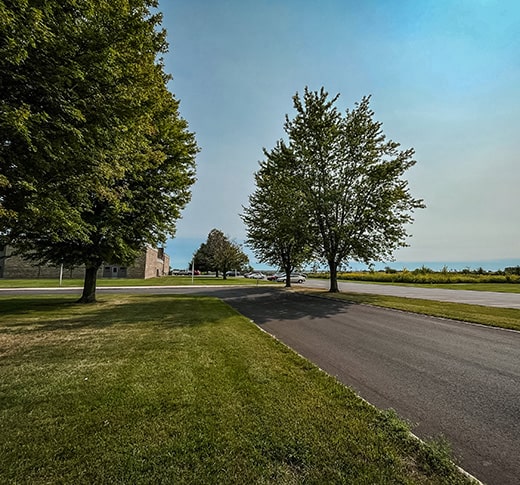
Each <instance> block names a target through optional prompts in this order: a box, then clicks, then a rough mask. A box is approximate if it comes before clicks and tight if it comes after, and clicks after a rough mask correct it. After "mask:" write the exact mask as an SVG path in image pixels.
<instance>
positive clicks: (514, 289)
mask: <svg viewBox="0 0 520 485" xmlns="http://www.w3.org/2000/svg"><path fill="white" fill-rule="evenodd" d="M342 281H344V280H342ZM352 282H353V283H359V284H363V285H391V286H412V287H414V288H441V289H444V290H470V291H496V292H498V293H520V284H518V283H428V284H426V283H389V282H383V281H352Z"/></svg>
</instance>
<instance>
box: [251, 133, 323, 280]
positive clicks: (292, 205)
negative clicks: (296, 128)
mask: <svg viewBox="0 0 520 485" xmlns="http://www.w3.org/2000/svg"><path fill="white" fill-rule="evenodd" d="M264 155H265V160H263V161H262V162H260V169H259V170H258V172H257V173H256V174H255V182H256V189H255V192H254V193H253V194H252V195H251V196H250V197H249V206H248V207H245V208H244V211H243V213H242V215H241V217H242V220H243V221H244V223H245V225H246V228H247V241H246V243H247V245H249V246H250V247H251V248H252V249H253V251H254V253H255V255H256V257H257V258H258V260H259V261H261V262H264V263H267V264H269V265H271V266H275V267H280V268H283V270H284V272H285V274H286V279H285V286H287V287H290V286H291V278H290V275H291V273H292V271H293V270H294V269H295V268H296V267H298V266H301V265H302V264H303V263H305V262H306V261H308V260H310V258H311V256H312V251H311V239H312V237H313V233H312V232H311V231H310V227H309V217H308V208H307V205H306V201H305V199H304V197H303V193H302V191H301V189H300V187H299V180H298V179H297V176H296V172H295V170H294V164H295V160H294V158H293V155H292V152H291V150H290V149H289V148H288V147H287V146H286V144H285V143H284V142H283V141H281V140H280V141H279V142H278V143H277V145H276V146H275V148H273V149H272V150H271V151H267V150H265V149H264Z"/></svg>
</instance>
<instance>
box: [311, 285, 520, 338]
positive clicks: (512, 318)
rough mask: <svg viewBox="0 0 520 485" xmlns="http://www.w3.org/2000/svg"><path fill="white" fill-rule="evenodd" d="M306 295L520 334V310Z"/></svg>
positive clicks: (386, 298) (359, 295) (362, 295)
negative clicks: (497, 328)
mask: <svg viewBox="0 0 520 485" xmlns="http://www.w3.org/2000/svg"><path fill="white" fill-rule="evenodd" d="M306 293H309V294H313V295H317V296H323V297H327V298H339V299H343V300H348V301H352V302H355V303H364V304H367V305H375V306H380V307H385V308H394V309H396V310H403V311H407V312H413V313H421V314H424V315H431V316H436V317H442V318H451V319H454V320H461V321H465V322H473V323H480V324H482V325H489V326H492V327H501V328H509V329H513V330H520V310H517V309H514V308H496V307H485V306H481V305H468V304H466V303H450V302H441V301H432V300H421V299H418V298H402V297H397V296H387V295H373V294H368V293H346V292H345V293H328V292H324V291H306Z"/></svg>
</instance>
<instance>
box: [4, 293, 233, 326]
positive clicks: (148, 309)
mask: <svg viewBox="0 0 520 485" xmlns="http://www.w3.org/2000/svg"><path fill="white" fill-rule="evenodd" d="M1 308H2V314H3V315H4V318H3V322H2V324H1V325H0V333H7V332H9V333H26V332H32V331H38V332H41V331H59V330H70V331H74V330H82V329H85V328H98V329H103V328H107V327H111V326H114V325H133V324H155V325H163V326H183V325H200V324H211V323H216V322H218V321H221V320H222V318H226V317H228V316H231V315H233V312H232V310H230V309H229V308H228V307H227V306H226V305H222V304H221V303H219V302H215V299H214V298H210V297H207V296H188V295H111V296H108V295H103V296H102V297H100V298H99V300H98V302H97V303H93V304H88V305H85V304H79V303H76V297H71V298H53V297H46V298H44V297H19V298H9V299H3V300H2V301H1Z"/></svg>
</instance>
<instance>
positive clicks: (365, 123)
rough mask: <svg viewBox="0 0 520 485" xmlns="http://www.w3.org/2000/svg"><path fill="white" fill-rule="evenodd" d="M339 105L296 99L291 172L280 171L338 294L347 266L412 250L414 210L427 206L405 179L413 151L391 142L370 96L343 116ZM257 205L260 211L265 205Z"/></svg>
mask: <svg viewBox="0 0 520 485" xmlns="http://www.w3.org/2000/svg"><path fill="white" fill-rule="evenodd" d="M337 99H338V96H335V97H333V98H329V95H328V93H327V92H326V91H325V90H324V89H323V88H322V89H321V90H320V91H310V90H308V89H307V88H306V89H305V92H304V95H303V97H300V96H299V95H298V93H297V94H296V95H295V96H294V97H293V101H294V108H295V110H296V115H295V116H294V118H292V119H290V118H289V117H288V116H286V121H285V125H284V129H285V132H286V134H287V137H288V141H287V143H286V146H285V149H284V150H285V151H286V154H285V155H284V157H285V160H287V161H289V162H290V166H291V168H290V169H288V170H286V171H285V172H284V171H280V177H281V178H282V179H283V178H285V180H286V183H287V185H288V186H290V187H291V189H290V190H291V191H294V190H296V191H297V193H298V194H299V197H300V199H301V202H300V203H301V206H302V207H303V209H304V211H306V213H307V222H306V234H307V235H308V236H307V237H308V239H307V242H308V243H309V245H310V246H311V247H312V250H313V254H314V255H315V256H316V257H318V258H320V259H321V260H322V261H323V262H325V263H326V264H328V267H329V271H330V291H331V292H337V291H338V283H337V271H338V268H339V267H340V266H341V265H342V264H347V263H348V262H349V261H363V262H365V263H370V262H372V261H378V260H387V259H391V258H392V253H393V251H394V250H395V249H397V248H398V247H401V246H405V245H406V237H407V235H408V234H407V226H408V224H409V223H411V222H412V220H413V217H412V214H413V212H414V210H415V209H418V208H421V207H424V204H423V202H422V200H420V199H415V198H414V197H412V195H411V193H410V191H409V187H408V182H407V180H406V179H405V178H404V174H405V172H406V171H407V170H408V169H409V168H411V167H412V166H413V165H414V164H415V163H416V162H415V160H413V155H414V150H413V149H407V150H400V148H399V147H400V146H399V144H398V143H396V142H394V141H391V140H387V138H386V136H385V134H384V133H383V131H382V124H381V123H380V122H378V121H376V120H374V113H373V111H372V110H371V109H370V106H369V104H370V98H369V97H364V98H363V99H362V100H361V102H360V103H358V104H356V106H355V108H354V109H352V110H347V111H346V113H345V114H344V115H342V114H341V113H340V112H339V111H338V109H337V108H336V106H335V103H336V101H337ZM284 173H287V174H288V175H284ZM277 183H278V182H277ZM257 184H258V180H257ZM261 184H262V182H261ZM261 184H260V186H261ZM267 185H268V184H267ZM267 185H266V186H267ZM264 192H265V190H264ZM253 197H255V196H253ZM254 200H255V202H256V206H257V207H258V209H259V210H260V211H262V210H263V209H262V208H261V202H260V201H258V202H257V201H256V199H254ZM283 204H284V200H283V198H280V207H281V206H282V205H283ZM273 207H277V206H276V204H273ZM264 212H265V217H269V213H268V212H267V211H264ZM260 213H261V212H260ZM271 214H272V224H273V225H276V224H278V223H280V220H281V216H280V215H279V213H278V212H277V211H276V210H273V211H272V212H271ZM251 215H252V217H255V215H254V214H251ZM259 217H260V214H259ZM315 235H316V236H318V237H315ZM249 237H250V239H254V241H255V244H260V242H261V240H262V238H263V237H264V236H263V235H256V234H255V233H254V232H250V233H249ZM272 247H274V246H272Z"/></svg>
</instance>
